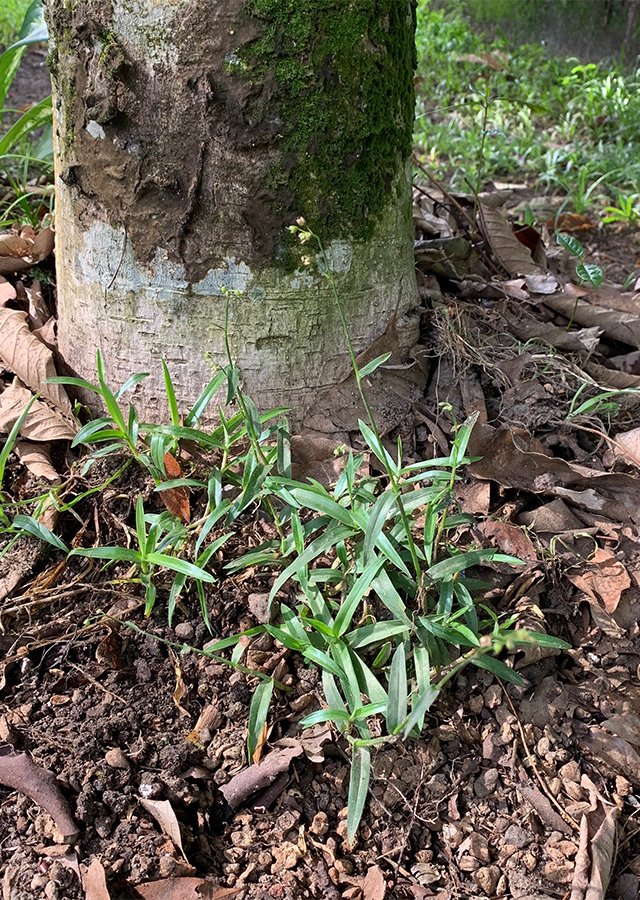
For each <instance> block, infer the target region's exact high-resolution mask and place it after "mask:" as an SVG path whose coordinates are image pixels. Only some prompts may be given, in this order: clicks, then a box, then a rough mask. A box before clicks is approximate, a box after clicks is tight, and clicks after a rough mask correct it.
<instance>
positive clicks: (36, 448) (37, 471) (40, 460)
mask: <svg viewBox="0 0 640 900" xmlns="http://www.w3.org/2000/svg"><path fill="white" fill-rule="evenodd" d="M13 450H14V453H15V454H16V456H17V457H18V459H19V460H20V462H21V463H22V465H23V466H26V467H27V469H28V470H29V471H30V472H31V474H32V475H35V476H36V478H44V479H46V481H50V482H51V483H52V484H53V483H55V484H60V481H61V479H60V476H59V475H58V473H57V472H56V470H55V469H54V468H53V465H52V463H51V448H50V447H49V445H48V444H32V443H31V442H30V441H16V443H15V445H14V447H13Z"/></svg>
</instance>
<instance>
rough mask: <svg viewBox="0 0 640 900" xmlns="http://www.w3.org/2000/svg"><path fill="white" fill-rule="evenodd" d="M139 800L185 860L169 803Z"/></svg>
mask: <svg viewBox="0 0 640 900" xmlns="http://www.w3.org/2000/svg"><path fill="white" fill-rule="evenodd" d="M139 799H140V803H141V804H142V806H144V808H145V809H146V810H147V812H148V813H151V815H152V816H153V818H154V819H155V820H156V822H157V823H158V825H159V826H160V828H161V829H162V831H163V832H164V834H166V835H167V837H168V838H171V840H172V841H173V843H174V844H175V846H176V847H177V848H178V850H179V851H180V853H182V855H183V857H184V858H185V859H186V858H187V857H186V855H185V852H184V848H183V846H182V836H181V834H180V825H179V824H178V819H177V818H176V814H175V812H174V811H173V807H172V806H171V803H170V802H169V801H168V800H146V799H145V798H144V797H140V798H139Z"/></svg>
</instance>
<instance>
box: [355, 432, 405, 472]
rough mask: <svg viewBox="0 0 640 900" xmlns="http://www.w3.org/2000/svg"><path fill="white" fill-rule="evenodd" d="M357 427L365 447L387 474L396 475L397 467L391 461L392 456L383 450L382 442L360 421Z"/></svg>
mask: <svg viewBox="0 0 640 900" xmlns="http://www.w3.org/2000/svg"><path fill="white" fill-rule="evenodd" d="M358 425H359V427H360V432H361V434H362V437H363V438H364V439H365V441H366V443H367V446H368V447H370V449H371V450H373V452H374V453H375V455H376V456H377V457H378V459H379V460H380V462H381V463H382V465H383V466H384V468H385V469H386V471H387V472H393V473H394V474H397V472H398V466H397V464H396V462H395V460H394V459H393V457H392V456H390V454H389V453H388V452H387V451H386V450H385V448H384V447H383V445H382V441H380V440H379V439H378V437H376V435H375V433H374V432H373V431H372V430H371V428H369V426H368V425H367V424H366V423H365V422H363V421H362V419H359V420H358Z"/></svg>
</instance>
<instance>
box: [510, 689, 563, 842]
mask: <svg viewBox="0 0 640 900" xmlns="http://www.w3.org/2000/svg"><path fill="white" fill-rule="evenodd" d="M496 679H497V681H498V683H499V685H500V687H501V688H502V693H503V694H504V695H505V697H506V698H507V703H508V704H509V706H510V707H511V712H512V713H513V715H514V716H515V720H516V722H517V724H518V731H519V732H520V740H521V741H522V745H523V747H524V751H525V753H526V755H527V759H528V760H529V762H530V764H531V768H532V769H533V772H534V774H535V776H536V778H537V779H538V781H539V782H540V787H541V788H542V790H543V791H544V793H545V794H546V795H547V797H548V798H549V800H550V801H551V803H552V804H553V805H554V806H555V808H556V809H557V810H558V812H559V813H560V815H561V816H562V818H563V819H564V821H565V822H566V823H567V825H570V826H571V827H572V828H573V829H574V830H575V831H580V826H579V825H578V823H577V822H576V820H575V819H574V818H573V817H572V816H570V815H569V813H568V812H567V811H566V810H565V809H563V807H562V805H561V804H560V803H558V801H557V800H556V798H555V797H554V796H553V794H552V793H551V791H550V790H549V786H548V785H547V782H546V780H545V779H544V778H543V777H542V775H541V774H540V770H539V769H538V767H537V765H536V761H535V759H534V757H533V754H532V753H531V750H529V744H528V743H527V739H526V737H525V733H524V728H523V727H522V722H521V721H520V718H519V716H518V713H517V712H516V708H515V706H514V705H513V703H512V701H511V697H510V696H509V694H508V693H507V691H506V688H505V686H504V683H503V682H502V681H501V680H500V678H498V676H497V675H496Z"/></svg>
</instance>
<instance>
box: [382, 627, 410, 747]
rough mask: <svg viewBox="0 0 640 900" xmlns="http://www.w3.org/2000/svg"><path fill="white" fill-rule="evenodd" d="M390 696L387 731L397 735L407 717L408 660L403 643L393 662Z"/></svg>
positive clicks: (390, 673)
mask: <svg viewBox="0 0 640 900" xmlns="http://www.w3.org/2000/svg"><path fill="white" fill-rule="evenodd" d="M388 695H389V698H388V700H387V716H386V718H387V730H388V731H389V734H395V733H396V731H397V730H398V729H399V727H400V725H401V724H402V722H404V720H405V719H406V717H407V702H408V692H407V658H406V655H405V649H404V644H403V643H401V644H399V645H398V647H397V649H396V652H395V653H394V654H393V659H392V660H391V669H390V671H389V691H388Z"/></svg>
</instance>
